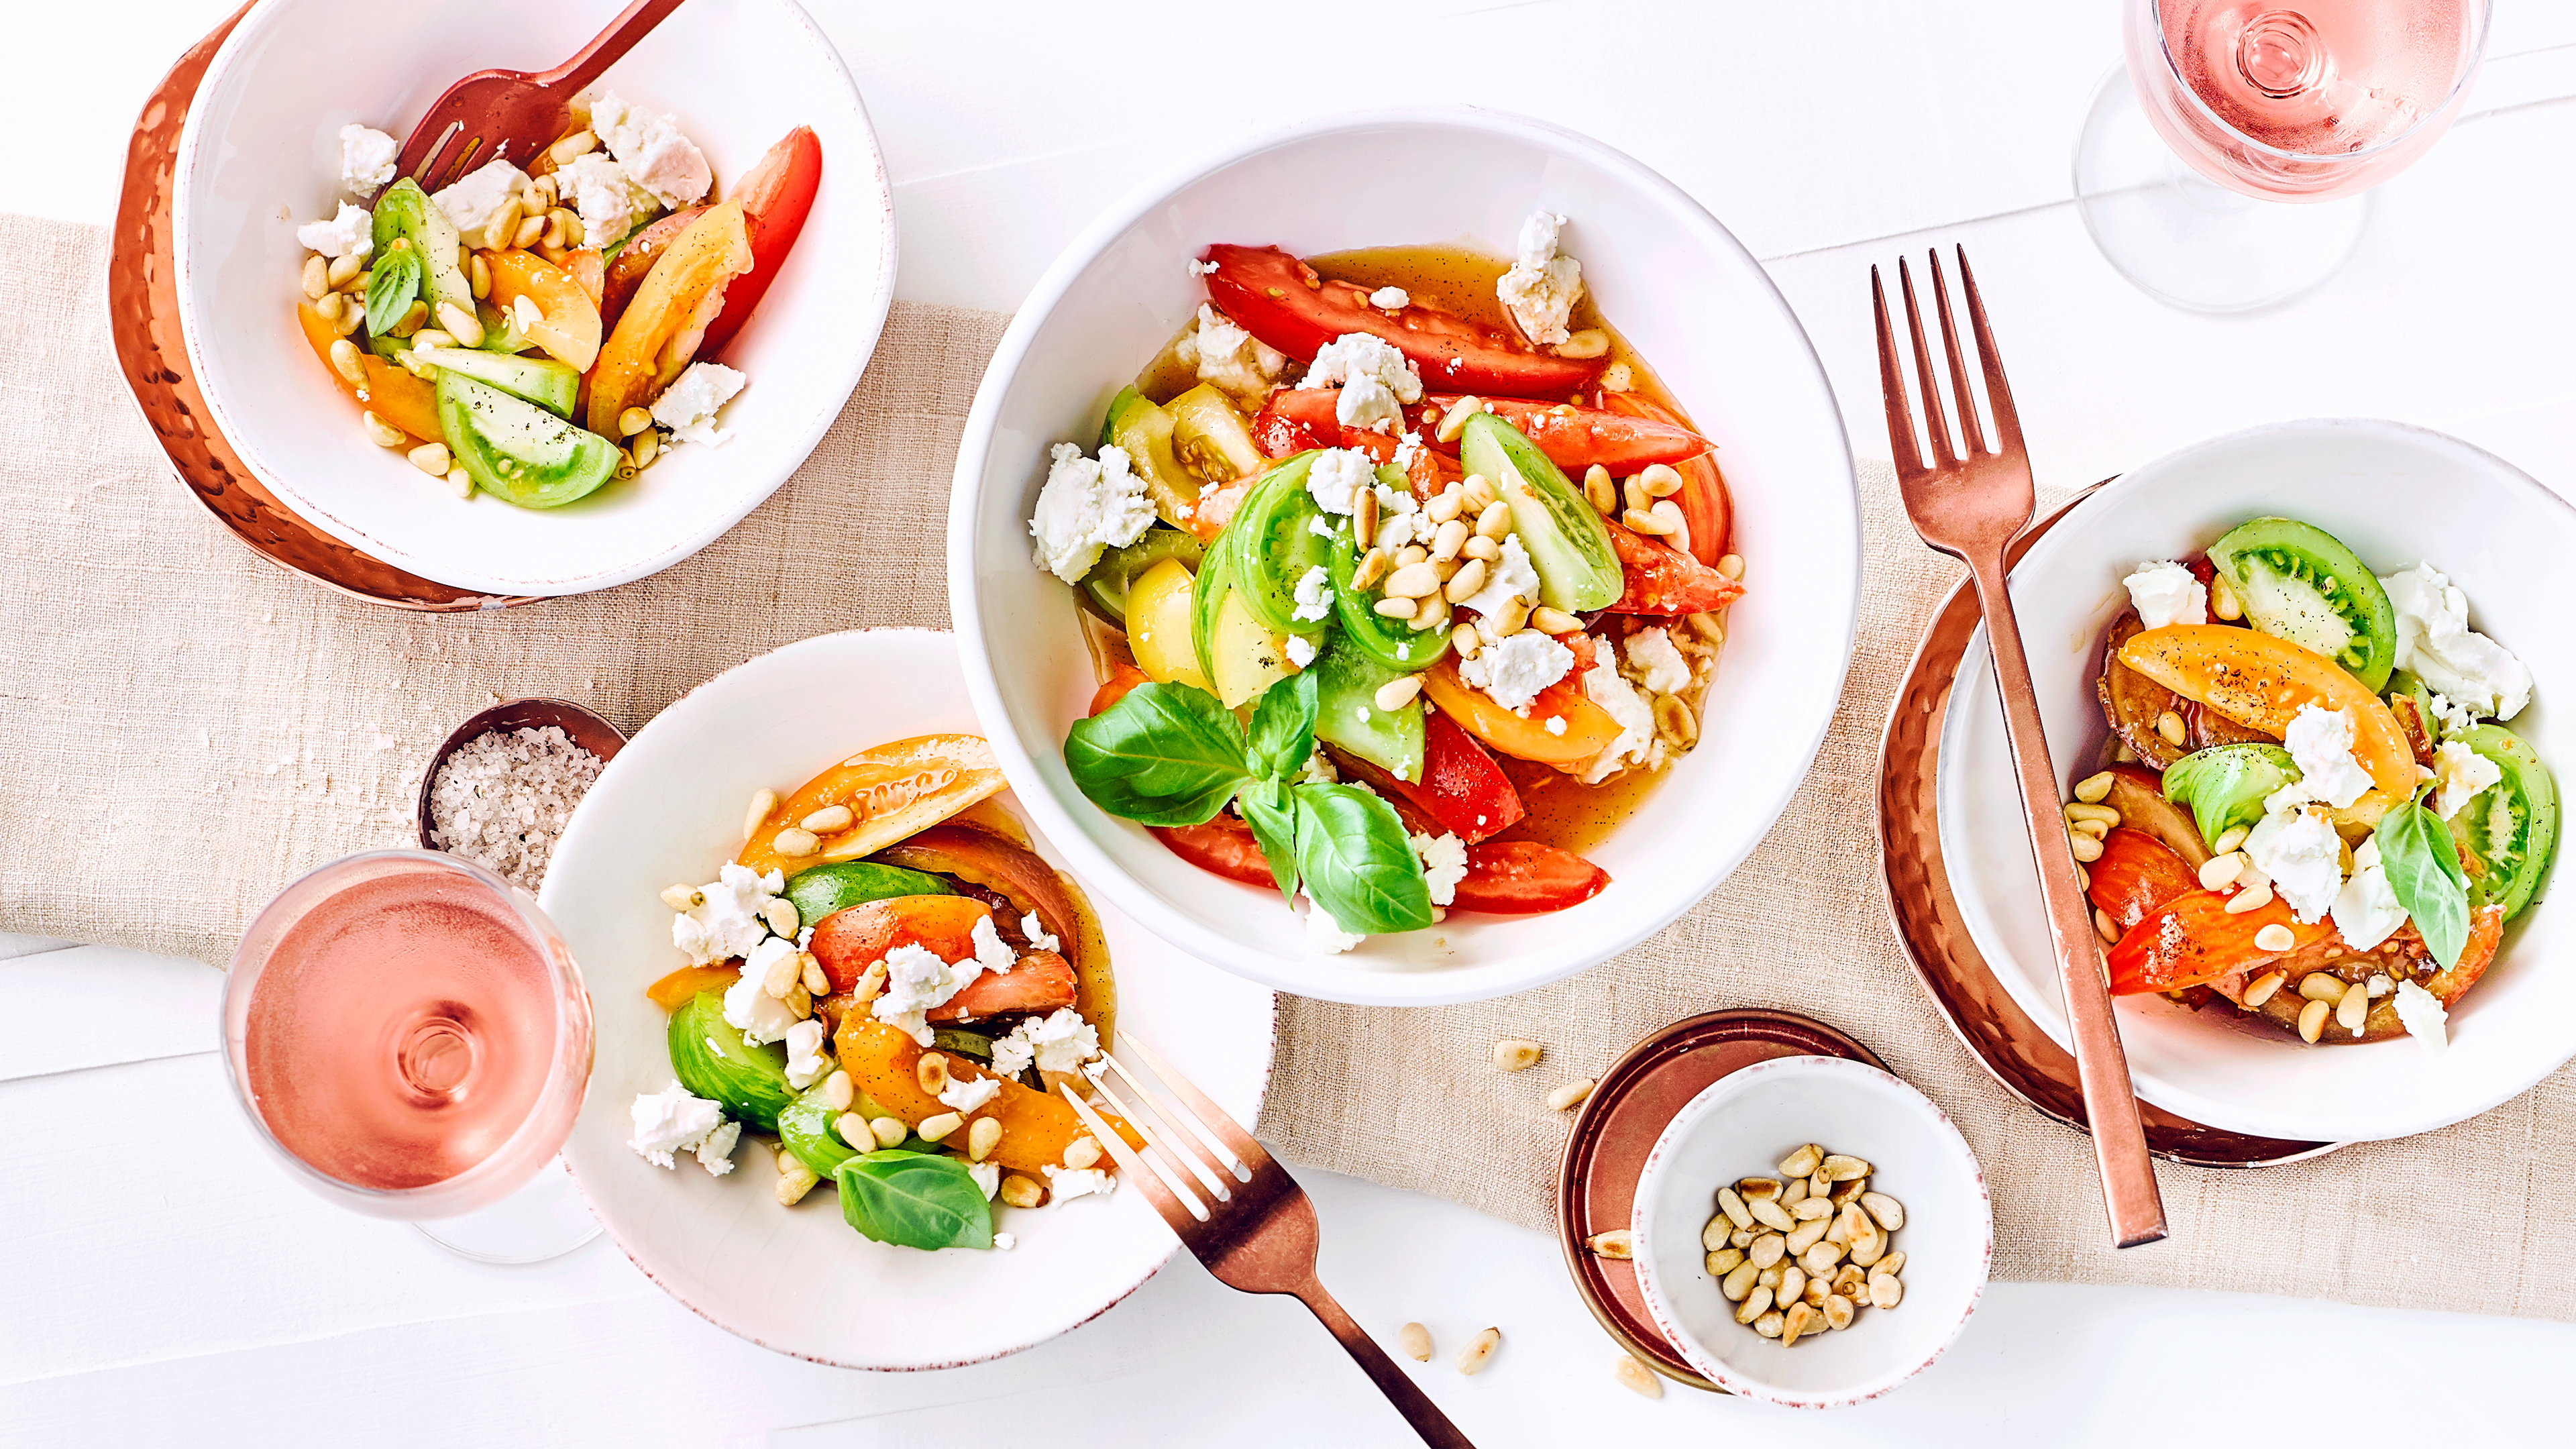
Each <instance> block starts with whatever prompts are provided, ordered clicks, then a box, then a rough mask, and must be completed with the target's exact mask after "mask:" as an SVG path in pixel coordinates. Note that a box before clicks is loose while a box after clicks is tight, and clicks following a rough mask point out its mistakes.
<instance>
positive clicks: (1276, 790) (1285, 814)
mask: <svg viewBox="0 0 2576 1449" xmlns="http://www.w3.org/2000/svg"><path fill="white" fill-rule="evenodd" d="M1270 688H1271V692H1272V693H1274V694H1275V693H1277V692H1278V689H1279V686H1277V685H1275V684H1274V685H1272V686H1271V687H1270ZM1234 803H1235V804H1236V805H1237V806H1238V807H1239V808H1241V809H1242V811H1243V822H1244V823H1245V824H1246V825H1249V826H1251V827H1252V838H1253V839H1255V840H1257V841H1259V842H1261V858H1262V859H1264V860H1266V861H1268V862H1270V878H1271V879H1272V880H1275V881H1277V882H1279V894H1281V895H1283V896H1285V897H1287V898H1288V904H1289V907H1290V908H1291V909H1294V908H1295V907H1296V904H1297V802H1296V800H1295V799H1294V798H1293V797H1291V796H1290V795H1289V793H1288V787H1287V786H1285V785H1282V784H1280V783H1279V782H1278V781H1276V780H1255V781H1253V782H1252V783H1250V784H1248V785H1246V786H1244V787H1243V793H1241V794H1239V795H1237V796H1235V797H1234Z"/></svg>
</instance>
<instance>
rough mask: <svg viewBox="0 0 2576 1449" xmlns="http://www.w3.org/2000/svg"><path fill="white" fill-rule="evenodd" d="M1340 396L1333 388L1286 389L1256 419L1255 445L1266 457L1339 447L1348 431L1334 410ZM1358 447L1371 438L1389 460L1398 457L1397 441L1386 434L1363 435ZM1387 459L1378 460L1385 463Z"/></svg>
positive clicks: (1364, 445) (1262, 406) (1253, 428)
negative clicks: (1380, 442) (1381, 446)
mask: <svg viewBox="0 0 2576 1449" xmlns="http://www.w3.org/2000/svg"><path fill="white" fill-rule="evenodd" d="M1339 401H1340V393H1339V392H1338V391H1337V390H1335V389H1332V388H1320V387H1319V388H1315V389H1312V390H1307V391H1301V390H1299V389H1297V388H1293V387H1283V388H1281V389H1279V390H1278V391H1276V392H1274V393H1272V394H1271V395H1270V399H1269V401H1267V402H1264V403H1263V404H1262V405H1261V411H1260V412H1259V413H1257V414H1255V415H1254V417H1253V419H1252V443H1253V446H1254V447H1257V448H1259V449H1260V450H1261V455H1262V456H1263V457H1265V458H1293V457H1295V456H1297V455H1298V454H1299V453H1303V452H1307V451H1309V450H1311V449H1315V448H1338V447H1341V446H1342V437H1343V434H1344V433H1346V432H1351V431H1355V430H1353V429H1346V428H1344V427H1343V426H1342V423H1341V419H1340V418H1338V417H1336V416H1334V414H1333V408H1334V406H1335V405H1336V404H1337V403H1338V402H1339ZM1359 436H1360V439H1361V441H1360V442H1359V444H1358V446H1360V447H1363V448H1365V447H1367V446H1368V442H1367V440H1368V439H1369V438H1371V437H1376V438H1379V439H1380V440H1381V441H1383V442H1384V443H1385V444H1386V458H1392V457H1394V456H1395V439H1393V438H1389V437H1385V436H1384V435H1383V434H1374V433H1366V432H1362V433H1360V434H1359ZM1386 458H1380V459H1378V461H1379V462H1381V463H1383V462H1385V461H1386Z"/></svg>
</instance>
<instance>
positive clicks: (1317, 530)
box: [1306, 513, 1333, 538]
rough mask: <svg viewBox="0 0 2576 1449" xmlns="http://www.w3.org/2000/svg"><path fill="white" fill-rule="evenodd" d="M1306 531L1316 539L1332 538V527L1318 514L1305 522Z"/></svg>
mask: <svg viewBox="0 0 2576 1449" xmlns="http://www.w3.org/2000/svg"><path fill="white" fill-rule="evenodd" d="M1306 531H1307V532H1308V533H1311V534H1313V535H1315V536H1316V537H1317V538H1330V537H1332V536H1333V525H1332V524H1331V523H1330V522H1329V521H1327V520H1326V519H1325V517H1324V515H1322V514H1320V513H1318V514H1316V515H1315V516H1314V517H1312V518H1309V519H1307V520H1306Z"/></svg>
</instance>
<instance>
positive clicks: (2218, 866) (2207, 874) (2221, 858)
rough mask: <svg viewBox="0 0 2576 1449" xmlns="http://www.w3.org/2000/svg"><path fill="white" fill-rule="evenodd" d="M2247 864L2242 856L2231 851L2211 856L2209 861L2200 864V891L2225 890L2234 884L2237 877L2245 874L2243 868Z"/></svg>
mask: <svg viewBox="0 0 2576 1449" xmlns="http://www.w3.org/2000/svg"><path fill="white" fill-rule="evenodd" d="M2247 864H2248V862H2247V861H2246V859H2245V857H2244V856H2243V855H2242V854H2239V853H2238V852H2236V851H2232V850H2231V851H2229V852H2228V853H2227V854H2225V855H2213V856H2211V857H2210V858H2209V859H2207V860H2205V861H2202V862H2201V866H2200V887H2201V889H2202V890H2211V891H2221V890H2225V889H2227V888H2228V887H2229V886H2232V885H2234V884H2236V878H2237V877H2238V876H2240V875H2243V874H2244V873H2245V867H2246V865H2247Z"/></svg>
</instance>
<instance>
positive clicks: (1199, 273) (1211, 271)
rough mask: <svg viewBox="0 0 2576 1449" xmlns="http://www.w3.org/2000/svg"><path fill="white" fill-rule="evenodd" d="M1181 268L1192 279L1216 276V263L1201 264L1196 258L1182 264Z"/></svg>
mask: <svg viewBox="0 0 2576 1449" xmlns="http://www.w3.org/2000/svg"><path fill="white" fill-rule="evenodd" d="M1182 266H1183V268H1184V269H1185V270H1187V271H1188V272H1189V274H1190V275H1191V276H1193V277H1213V276H1215V275H1216V263H1214V262H1203V261H1200V260H1199V259H1198V258H1196V257H1192V258H1190V259H1189V260H1188V261H1186V262H1184V263H1182Z"/></svg>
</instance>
